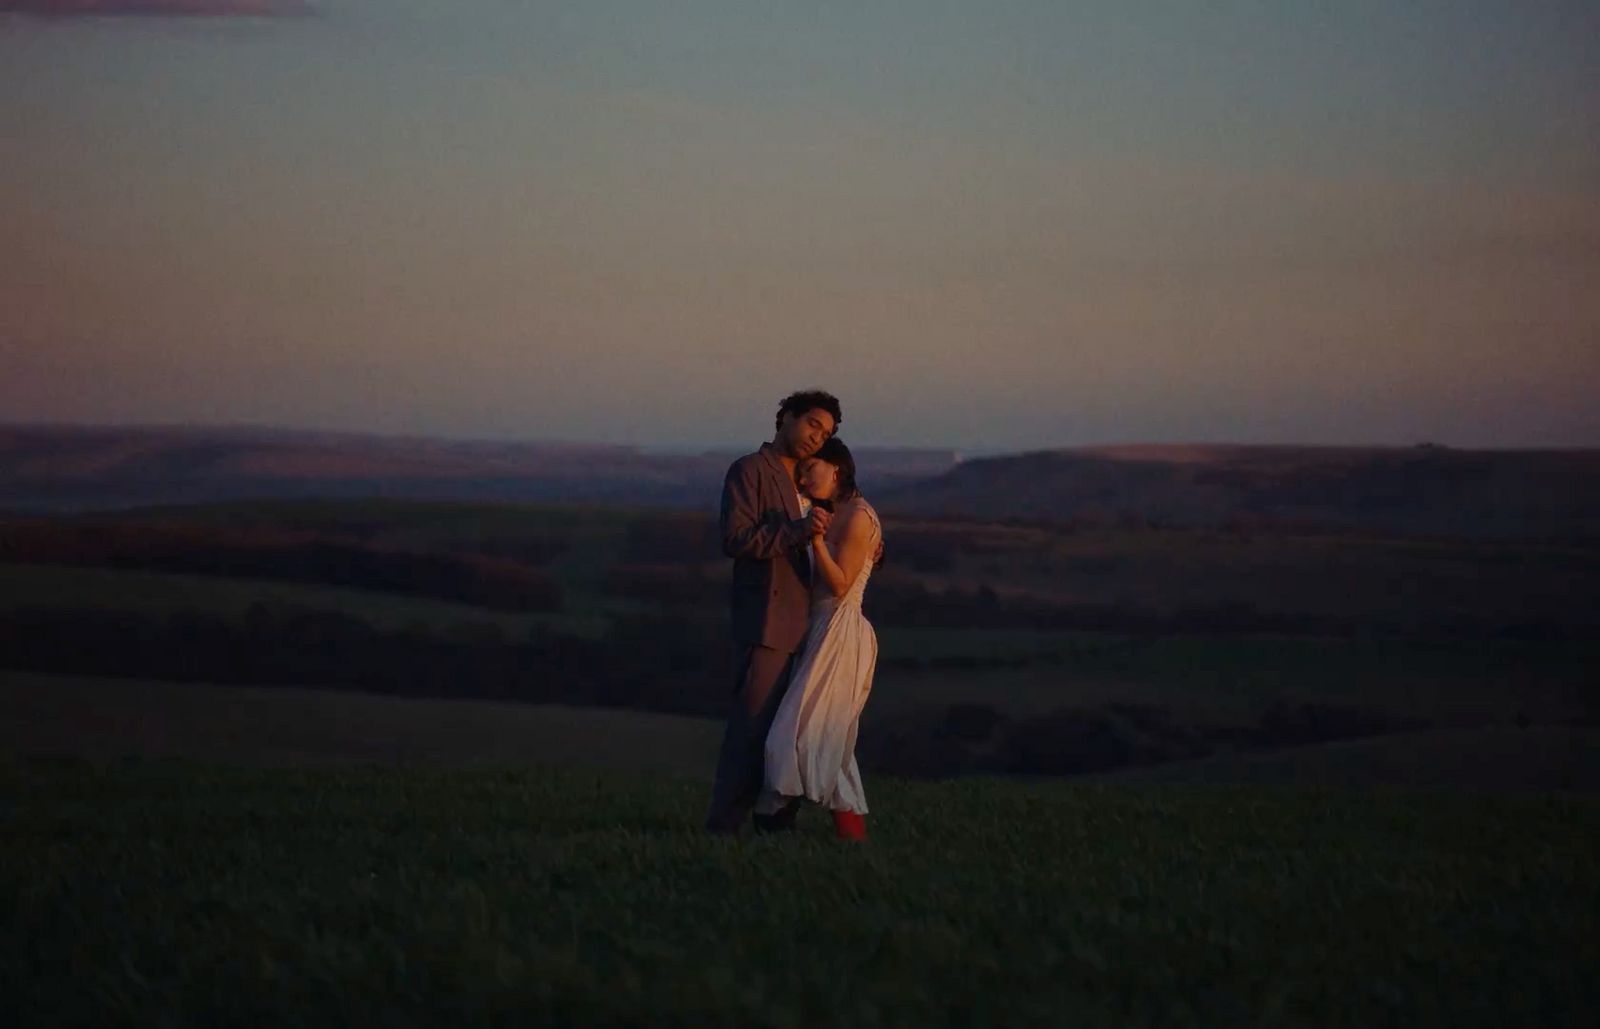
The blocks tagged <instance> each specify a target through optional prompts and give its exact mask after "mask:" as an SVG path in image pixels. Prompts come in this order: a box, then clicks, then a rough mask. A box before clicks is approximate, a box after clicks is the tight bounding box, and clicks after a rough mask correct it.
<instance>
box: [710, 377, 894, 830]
mask: <svg viewBox="0 0 1600 1029" xmlns="http://www.w3.org/2000/svg"><path fill="white" fill-rule="evenodd" d="M842 420H843V415H842V414H841V412H840V409H839V401H838V398H836V397H834V396H833V395H832V394H830V393H825V392H822V391H821V390H810V391H805V392H799V393H792V394H790V395H789V396H787V397H785V398H784V399H783V400H782V402H781V403H780V404H779V406H778V415H777V425H776V429H777V431H776V434H775V435H774V436H773V438H772V441H771V442H770V443H764V444H762V446H761V449H760V450H758V451H756V452H755V453H753V454H747V455H746V456H744V457H741V458H740V459H739V460H737V461H735V462H734V463H733V465H732V466H731V467H730V468H729V469H728V475H727V478H726V479H725V480H724V481H723V485H722V508H721V517H720V526H721V530H722V549H723V552H724V553H726V554H727V555H728V556H729V557H731V558H733V583H732V588H731V598H730V599H731V604H732V614H733V645H734V675H735V678H734V683H733V687H734V693H733V703H732V706H731V708H730V711H729V714H728V724H727V728H726V730H725V731H724V733H723V737H722V749H721V752H720V754H719V756H718V758H717V771H716V780H715V783H714V785H713V786H712V793H711V807H710V811H709V812H708V813H707V815H706V828H707V830H709V831H711V832H714V833H725V834H730V835H731V834H737V833H738V832H739V829H740V827H741V826H742V825H743V823H744V819H745V817H746V815H752V816H753V818H754V822H755V828H756V830H757V831H778V830H784V829H789V828H792V827H793V826H794V822H795V817H796V815H797V814H798V813H799V810H800V807H801V805H802V804H803V803H804V802H805V801H807V800H810V801H812V802H814V803H817V804H821V805H824V806H826V807H827V808H828V810H829V811H831V812H832V814H833V821H834V827H835V831H836V832H837V834H838V836H839V837H840V838H841V839H848V840H862V839H865V838H866V820H865V818H864V816H865V815H866V813H867V798H866V794H865V792H864V791H863V790H862V787H861V773H860V771H859V770H858V769H857V767H856V758H855V743H856V729H857V726H858V725H859V723H860V719H861V709H862V707H863V706H864V705H865V704H866V701H867V694H868V692H869V691H870V690H871V688H872V675H873V671H874V669H875V668H876V665H877V659H878V640H877V637H876V635H874V633H873V631H872V626H871V625H870V624H869V623H868V622H867V620H866V617H865V616H864V615H863V614H862V611H861V598H862V595H863V594H864V593H865V592H866V587H867V579H868V578H869V577H870V576H871V574H872V568H873V565H874V564H875V563H876V562H877V561H878V560H879V559H880V558H881V555H882V550H883V548H882V542H883V531H882V526H881V525H880V523H879V521H878V513H877V512H876V511H875V510H873V508H872V505H870V504H868V503H867V501H866V498H865V497H863V496H862V495H861V491H860V489H858V488H857V486H856V481H855V461H854V459H853V458H852V457H851V455H850V451H849V449H848V448H847V447H846V446H845V445H844V442H843V441H842V440H840V439H838V438H837V437H836V436H835V435H834V434H835V433H836V432H838V429H839V423H840V421H842Z"/></svg>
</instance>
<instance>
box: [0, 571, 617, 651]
mask: <svg viewBox="0 0 1600 1029" xmlns="http://www.w3.org/2000/svg"><path fill="white" fill-rule="evenodd" d="M257 603H264V604H284V605H294V606H298V607H305V608H313V609H315V610H319V611H338V612H341V613H344V614H348V615H354V616H356V617H358V618H361V619H364V620H365V621H366V622H367V623H368V624H370V625H372V626H373V627H374V628H377V629H384V630H389V629H401V628H404V627H405V626H407V625H424V626H429V627H434V628H437V627H441V626H446V625H451V624H456V623H461V622H488V623H491V624H493V625H497V626H499V627H500V629H501V630H502V631H503V632H505V633H506V635H507V636H508V637H509V638H513V639H515V638H520V637H522V636H525V635H526V634H527V632H528V630H529V629H530V628H531V627H533V626H535V625H541V626H548V627H550V628H552V629H555V630H557V631H559V632H564V633H569V634H571V635H574V636H583V637H588V638H594V637H598V636H601V635H603V634H604V632H605V629H606V625H607V619H606V618H605V616H604V615H602V614H599V613H596V612H593V611H589V612H579V613H569V612H565V611H558V612H528V613H525V612H516V611H493V610H490V609H488V608H484V607H476V606H474V605H471V604H457V603H452V602H449V601H444V600H429V599H426V598H419V597H410V596H405V595H402V594H397V593H383V592H379V591H376V590H362V589H348V588H345V587H340V586H325V585H320V584H315V583H297V582H276V581H270V580H265V579H235V578H226V577H222V576H215V575H178V574H172V573H167V572H146V571H138V570H134V569H124V568H78V567H71V566H62V565H31V564H0V611H4V610H7V609H13V608H17V607H62V608H74V609H86V608H87V609H91V610H92V609H101V610H108V611H138V612H142V613H146V614H156V615H171V614H176V613H184V612H190V611H203V612H206V613H207V614H211V615H215V616H217V617H220V618H227V619H233V620H242V619H243V618H244V616H245V613H246V612H247V611H248V610H249V609H250V606H251V605H252V604H257Z"/></svg>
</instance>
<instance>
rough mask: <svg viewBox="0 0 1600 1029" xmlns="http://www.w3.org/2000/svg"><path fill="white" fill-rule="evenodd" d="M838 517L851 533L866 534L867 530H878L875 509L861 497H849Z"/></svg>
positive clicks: (878, 523) (878, 524)
mask: <svg viewBox="0 0 1600 1029" xmlns="http://www.w3.org/2000/svg"><path fill="white" fill-rule="evenodd" d="M838 517H839V518H840V520H842V521H843V522H844V523H845V526H846V528H848V529H849V530H850V531H852V532H866V531H867V530H868V529H869V528H879V527H880V525H881V523H880V522H879V521H878V512H877V509H876V508H874V507H873V506H872V505H871V504H869V503H867V498H866V497H862V496H855V497H851V498H850V500H849V501H848V502H846V503H845V504H844V505H843V507H842V508H841V509H840V511H839V514H838ZM857 526H860V528H856V527H857Z"/></svg>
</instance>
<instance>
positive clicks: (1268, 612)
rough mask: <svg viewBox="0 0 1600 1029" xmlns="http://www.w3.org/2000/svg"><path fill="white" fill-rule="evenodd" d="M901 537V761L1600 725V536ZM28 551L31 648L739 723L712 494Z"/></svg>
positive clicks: (1129, 761)
mask: <svg viewBox="0 0 1600 1029" xmlns="http://www.w3.org/2000/svg"><path fill="white" fill-rule="evenodd" d="M887 539H888V548H889V554H888V556H889V559H888V564H887V565H886V567H885V568H884V569H882V570H881V571H880V572H878V573H877V575H876V576H875V578H874V581H873V584H872V586H871V588H870V589H869V591H868V614H869V616H870V617H871V618H872V619H873V622H874V625H875V626H876V628H877V631H878V635H879V639H880V643H881V648H882V649H881V654H880V665H879V670H878V678H877V682H876V685H875V690H874V695H873V699H872V702H871V703H870V704H869V707H868V710H867V714H866V717H865V720H864V726H863V736H862V741H863V742H862V747H863V750H862V760H863V762H864V764H865V765H867V766H868V767H870V768H872V769H873V770H875V771H894V772H899V773H904V774H917V775H924V774H935V775H937V774H959V773H974V772H993V771H1011V772H1020V773H1033V774H1040V773H1042V774H1051V773H1055V774H1070V773H1078V772H1101V771H1107V770H1110V769H1115V768H1122V767H1130V766H1148V765H1159V764H1167V763H1172V764H1173V766H1174V767H1187V768H1199V767H1202V763H1203V760H1204V759H1208V758H1217V759H1226V758H1228V757H1229V756H1230V755H1233V756H1246V757H1248V756H1250V755H1258V754H1261V753H1263V752H1270V751H1274V750H1280V749H1283V748H1286V747H1302V746H1308V745H1316V744H1322V743H1329V742H1333V741H1336V740H1342V739H1360V738H1367V737H1374V736H1390V737H1392V736H1396V735H1397V734H1401V733H1414V732H1420V731H1425V730H1429V729H1473V728H1492V727H1497V726H1498V727H1517V728H1520V727H1525V726H1530V725H1532V726H1541V725H1542V726H1571V725H1580V726H1581V725H1593V724H1595V722H1596V713H1597V705H1596V694H1595V691H1594V690H1593V688H1592V686H1591V685H1590V680H1591V679H1592V678H1594V676H1593V674H1592V672H1593V669H1594V668H1595V667H1600V628H1597V625H1600V621H1597V620H1600V551H1596V550H1595V549H1594V548H1592V547H1586V546H1584V545H1581V544H1578V543H1573V542H1570V541H1569V542H1566V543H1555V542H1550V541H1524V542H1517V541H1514V540H1504V539H1500V540H1463V539H1438V538H1394V537H1373V536H1362V535H1353V534H1347V535H1338V534H1330V533H1326V532H1299V531H1288V530H1282V529H1278V530H1270V531H1269V530H1264V529H1261V528H1259V527H1257V528H1253V529H1247V528H1240V529H1236V530H1227V531H1224V530H1214V529H1203V530H1201V529H1173V528H1156V527H1150V526H1143V527H1140V526H1123V527H1120V528H1119V527H1112V526H1104V525H1099V526H1093V525H1091V526H1081V525H1073V524H1066V523H1063V524H1056V525H1047V524H1028V523H1017V522H1010V523H1002V522H989V523H984V522H974V521H971V520H965V521H944V520H930V519H920V520H915V519H893V518H891V519H890V520H889V521H888V523H887ZM0 559H3V560H0V613H4V614H5V615H6V617H7V619H8V625H7V631H10V632H11V633H12V634H13V637H14V638H12V637H8V640H9V642H7V645H6V647H5V648H3V649H4V650H5V651H6V658H5V661H6V663H7V664H8V665H9V667H10V668H12V669H13V670H15V671H31V672H35V673H56V674H64V675H75V676H89V677H128V678H142V679H148V680H157V681H170V682H188V683H192V684H197V685H209V684H213V683H231V684H235V685H252V686H263V687H265V686H270V687H315V688H319V689H338V690H360V691H366V692H379V693H392V694H399V695H401V696H407V697H425V696H432V697H455V698H477V699H487V700H495V701H519V702H533V703H539V704H544V705H552V704H553V705H562V706H566V707H573V706H583V707H588V706H600V707H606V708H619V707H620V708H633V709H643V710H651V711H657V712H666V713H674V714H683V715H695V716H701V717H711V718H716V717H718V716H720V715H721V713H722V711H723V710H724V705H725V703H726V698H727V689H728V678H727V677H728V660H729V657H728V653H727V647H726V635H725V634H726V613H725V607H724V599H723V598H724V588H725V587H724V584H725V582H726V575H727V562H726V561H725V559H723V558H721V557H720V555H719V554H718V546H717V540H716V536H715V530H714V525H713V524H712V521H711V518H710V516H709V514H689V513H683V512H671V511H657V510H644V509H621V508H605V507H558V506H541V505H527V504H473V503H462V502H402V501H376V500H360V501H330V500H315V501H309V500H308V501H292V502H272V503H266V502H262V503H227V504H216V505H202V506H194V507H190V506H181V505H180V506H169V507H159V508H146V509H136V510H131V511H121V512H99V513H86V514H81V515H72V516H67V515H61V516H55V517H50V518H39V517H28V518H13V519H9V520H5V521H0ZM1197 762H1201V763H1197ZM1222 766H1226V767H1241V768H1242V767H1244V766H1243V765H1229V764H1227V762H1226V761H1223V762H1222ZM1205 767H1218V765H1215V764H1214V765H1208V766H1205ZM1251 767H1257V766H1256V765H1252V766H1251Z"/></svg>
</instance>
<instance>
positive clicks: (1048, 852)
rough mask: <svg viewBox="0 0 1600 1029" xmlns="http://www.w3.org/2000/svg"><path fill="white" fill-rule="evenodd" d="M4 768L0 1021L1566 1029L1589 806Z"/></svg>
mask: <svg viewBox="0 0 1600 1029" xmlns="http://www.w3.org/2000/svg"><path fill="white" fill-rule="evenodd" d="M703 794H704V790H703V783H702V782H700V781H697V780H690V779H680V778H675V777H670V776H660V775H653V776H643V775H640V774H638V773H633V774H629V773H621V772H599V771H594V770H571V769H569V770H556V769H545V768H531V767H528V766H517V767H504V768H486V767H480V768H473V769H455V770H442V769H437V768H424V767H411V768H376V767H368V768H353V769H352V768H344V769H300V770H291V769H275V770H267V769H254V770H250V769H228V768H221V767H216V766H209V765H195V764H187V763H173V762H165V761H161V762H131V763H130V762H122V763H114V764H109V765H100V766H94V765H86V764H80V763H75V762H63V761H55V762H38V761H28V762H18V761H12V762H9V763H4V764H0V796H3V797H4V798H5V803H4V807H3V809H0V844H3V845H0V904H3V910H4V918H0V991H3V994H4V996H5V997H6V998H7V1017H8V1023H9V1024H12V1025H19V1026H23V1025H25V1026H34V1025H52V1026H53V1025H63V1024H91V1023H93V1024H108V1023H109V1024H129V1025H216V1024H255V1025H284V1024H308V1023H315V1024H330V1025H348V1024H383V1025H393V1026H406V1025H421V1024H441V1023H444V1024H452V1025H487V1024H558V1025H559V1024H567V1025H577V1024H602V1025H603V1024H611V1025H637V1024H643V1023H649V1024H662V1025H697V1026H698V1025H769V1026H801V1025H810V1024H818V1023H840V1022H848V1023H850V1024H856V1025H908V1026H928V1025H980V1024H1037V1025H1045V1024H1049V1025H1057V1024H1072V1025H1240V1024H1287V1023H1292V1024H1318V1025H1363V1026H1368V1025H1395V1026H1415V1025H1419V1024H1421V1025H1448V1026H1463V1025H1485V1026H1502V1025H1506V1024H1523V1025H1531V1024H1540V1025H1574V1026H1577V1025H1582V1026H1588V1025H1591V1024H1592V1019H1593V1014H1594V1011H1595V1010H1596V1009H1597V1006H1600V983H1597V981H1596V980H1595V978H1594V976H1593V974H1592V972H1593V969H1594V968H1595V967H1596V966H1597V963H1600V938H1597V929H1596V922H1595V920H1594V917H1593V915H1594V912H1595V910H1596V908H1597V905H1600V866H1597V865H1596V863H1595V862H1594V860H1593V850H1592V841H1593V840H1594V839H1595V838H1596V837H1597V836H1600V804H1597V803H1596V802H1595V801H1593V800H1586V799H1576V798H1570V797H1567V798H1564V797H1538V798H1510V797H1499V798H1483V797H1464V796H1439V795H1415V794H1405V793H1394V792H1377V793H1374V792H1359V793H1351V792H1332V791H1313V790H1303V791H1286V790H1273V789H1262V788H1235V789H1217V788H1213V789H1196V788H1178V787H1162V788H1153V787H1144V788H1139V789H1133V788H1128V787H1117V786H1105V785H1082V784H1039V783H1015V782H1000V781H993V780H971V781H962V782H958V783H950V784H917V783H907V782H894V781H881V782H877V783H875V784H874V787H873V793H872V802H873V805H874V808H873V815H872V816H871V818H870V821H871V823H872V829H873V834H874V836H873V839H872V840H871V841H870V842H869V843H868V844H867V845H866V846H864V847H859V848H852V847H848V846H845V845H839V844H836V843H835V841H833V840H832V839H831V838H829V837H828V835H827V833H826V828H825V826H824V824H823V819H820V818H818V817H817V814H818V813H817V812H815V811H811V812H807V813H806V816H803V818H802V824H801V828H800V830H799V831H798V832H797V833H796V834H795V835H793V836H790V837H784V838H756V839H751V838H746V839H744V840H740V841H731V840H722V839H711V838H707V837H705V836H703V835H702V834H701V833H700V832H698V831H697V829H696V823H697V822H698V820H699V816H700V813H701V805H702V803H703V801H704V795H703Z"/></svg>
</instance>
